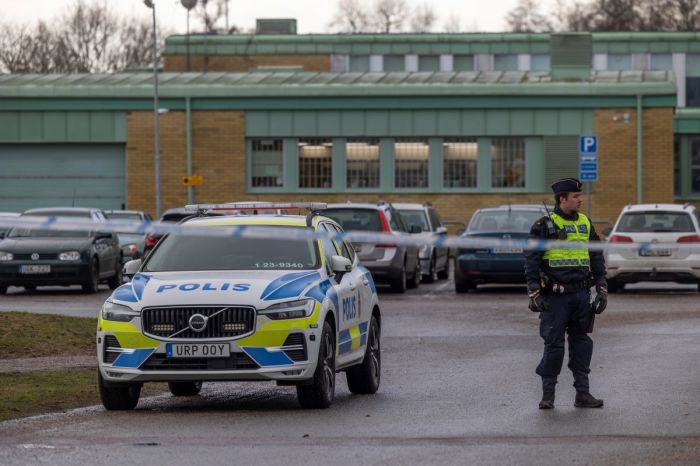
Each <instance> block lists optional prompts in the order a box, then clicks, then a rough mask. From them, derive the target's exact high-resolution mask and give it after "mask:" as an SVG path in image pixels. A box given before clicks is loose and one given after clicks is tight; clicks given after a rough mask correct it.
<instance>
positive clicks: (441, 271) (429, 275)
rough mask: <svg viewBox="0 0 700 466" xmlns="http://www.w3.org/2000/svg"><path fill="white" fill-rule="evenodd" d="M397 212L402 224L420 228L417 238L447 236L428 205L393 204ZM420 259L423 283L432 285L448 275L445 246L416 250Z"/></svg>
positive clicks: (447, 254) (438, 216) (427, 203)
mask: <svg viewBox="0 0 700 466" xmlns="http://www.w3.org/2000/svg"><path fill="white" fill-rule="evenodd" d="M394 208H395V209H396V210H398V211H399V214H400V215H401V218H402V219H403V222H404V223H405V224H406V225H408V228H409V229H410V228H411V226H412V225H416V226H418V227H420V229H421V232H420V233H414V234H415V235H418V236H424V237H428V238H435V237H436V236H444V235H446V234H447V228H446V227H444V226H443V224H442V220H441V219H440V215H439V214H438V212H437V210H436V209H435V208H434V207H433V206H432V205H431V204H430V203H429V202H425V203H423V204H394ZM418 256H419V257H420V263H421V264H420V265H421V272H422V274H423V281H424V282H426V283H433V282H434V281H437V280H445V279H447V278H448V277H449V275H450V261H449V248H447V247H445V246H435V245H432V244H430V245H424V246H421V247H420V249H419V250H418Z"/></svg>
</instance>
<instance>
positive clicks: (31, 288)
mask: <svg viewBox="0 0 700 466" xmlns="http://www.w3.org/2000/svg"><path fill="white" fill-rule="evenodd" d="M24 291H27V292H30V293H33V292H35V291H36V286H34V285H25V286H24Z"/></svg>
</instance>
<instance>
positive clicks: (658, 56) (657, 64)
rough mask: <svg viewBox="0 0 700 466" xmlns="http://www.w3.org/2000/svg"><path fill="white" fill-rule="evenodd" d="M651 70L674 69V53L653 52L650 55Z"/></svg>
mask: <svg viewBox="0 0 700 466" xmlns="http://www.w3.org/2000/svg"><path fill="white" fill-rule="evenodd" d="M649 69H650V70H672V69H673V55H671V54H670V53H652V54H650V55H649Z"/></svg>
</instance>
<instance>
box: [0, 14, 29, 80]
mask: <svg viewBox="0 0 700 466" xmlns="http://www.w3.org/2000/svg"><path fill="white" fill-rule="evenodd" d="M32 42H33V38H32V34H31V32H30V31H29V27H28V26H26V25H11V24H3V25H2V26H0V68H1V69H5V70H6V71H8V72H9V73H28V72H30V71H31V65H30V63H29V62H30V57H31V55H30V53H29V51H30V50H31V47H32Z"/></svg>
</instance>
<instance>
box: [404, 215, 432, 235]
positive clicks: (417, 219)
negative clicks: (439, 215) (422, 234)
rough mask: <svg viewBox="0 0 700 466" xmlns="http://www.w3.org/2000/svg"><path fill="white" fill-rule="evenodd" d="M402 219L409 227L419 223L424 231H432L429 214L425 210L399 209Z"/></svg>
mask: <svg viewBox="0 0 700 466" xmlns="http://www.w3.org/2000/svg"><path fill="white" fill-rule="evenodd" d="M399 214H400V215H401V219H402V220H403V223H404V224H405V225H408V226H409V228H410V226H411V225H418V226H419V227H421V229H422V230H423V231H430V227H429V226H428V216H427V215H425V211H424V210H399Z"/></svg>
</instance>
